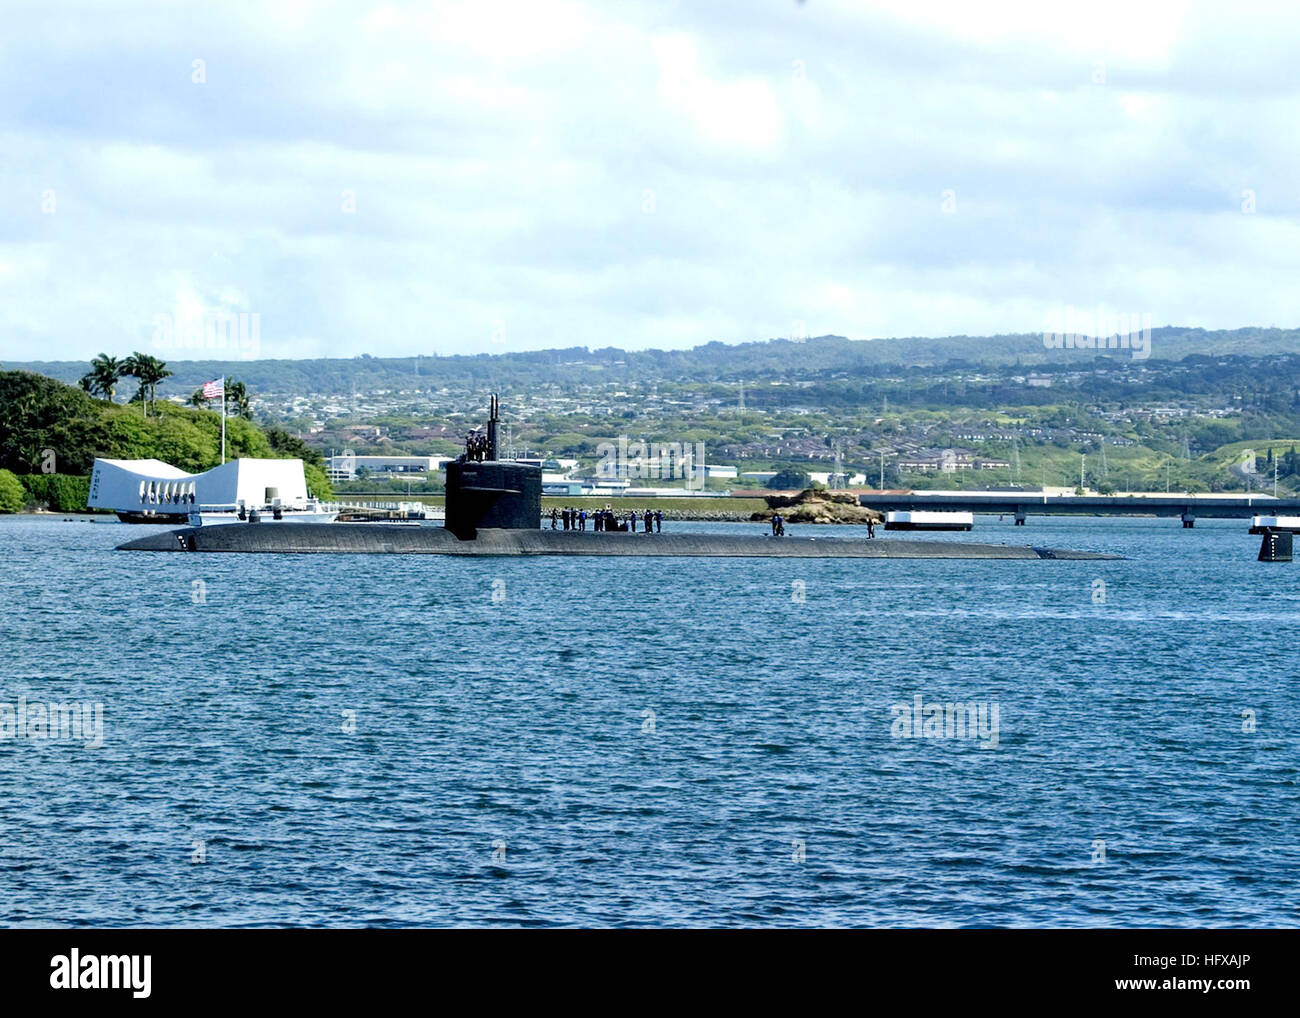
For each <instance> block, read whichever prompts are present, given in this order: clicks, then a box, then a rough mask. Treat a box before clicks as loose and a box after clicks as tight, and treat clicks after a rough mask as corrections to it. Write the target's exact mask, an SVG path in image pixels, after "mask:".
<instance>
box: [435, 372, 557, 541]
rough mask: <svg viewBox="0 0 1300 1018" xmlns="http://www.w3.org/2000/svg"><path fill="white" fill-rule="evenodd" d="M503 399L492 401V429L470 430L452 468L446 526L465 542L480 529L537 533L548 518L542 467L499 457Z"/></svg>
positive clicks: (488, 424)
mask: <svg viewBox="0 0 1300 1018" xmlns="http://www.w3.org/2000/svg"><path fill="white" fill-rule="evenodd" d="M499 413H500V401H499V400H498V398H497V396H496V395H493V396H492V397H491V401H490V404H489V415H488V423H487V430H486V432H484V430H483V429H482V428H481V427H479V428H475V429H474V430H473V431H472V432H470V434H469V437H468V438H467V439H466V442H465V452H464V453H462V454H461V456H460V457H459V458H458V459H455V460H453V461H452V462H450V463H448V464H447V510H446V522H445V523H444V526H445V527H446V528H447V529H448V530H450V531H451V532H452V533H453V534H455V535H456V536H457V537H458V538H460V539H461V540H462V541H472V540H474V538H475V537H476V536H477V535H478V532H479V531H480V530H536V529H538V527H540V526H541V517H542V468H541V467H535V466H529V465H526V464H523V463H515V462H514V461H513V460H502V459H499V458H498V455H499V453H498V449H497V424H498V422H499Z"/></svg>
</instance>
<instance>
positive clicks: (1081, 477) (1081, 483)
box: [1079, 453, 1088, 488]
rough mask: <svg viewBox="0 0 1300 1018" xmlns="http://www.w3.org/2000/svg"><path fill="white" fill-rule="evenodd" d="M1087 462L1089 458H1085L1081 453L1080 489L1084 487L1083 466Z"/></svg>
mask: <svg viewBox="0 0 1300 1018" xmlns="http://www.w3.org/2000/svg"><path fill="white" fill-rule="evenodd" d="M1087 460H1088V457H1087V456H1085V455H1084V454H1083V453H1079V487H1080V488H1082V487H1083V465H1084V463H1086V462H1087Z"/></svg>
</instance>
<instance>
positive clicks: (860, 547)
mask: <svg viewBox="0 0 1300 1018" xmlns="http://www.w3.org/2000/svg"><path fill="white" fill-rule="evenodd" d="M117 550H118V551H181V552H184V551H193V552H233V553H245V554H250V553H251V554H276V553H278V554H300V555H301V554H329V553H350V554H396V555H400V554H408V555H410V554H415V555H419V554H424V555H485V556H491V555H506V556H523V555H597V556H610V555H633V556H639V557H656V556H663V557H720V558H911V559H924V558H939V559H1081V560H1095V559H1117V558H1120V557H1121V556H1118V555H1107V554H1103V553H1100V552H1088V551H1069V550H1065V549H1055V548H1032V547H1027V546H1025V545H1005V544H971V543H966V542H963V541H910V540H908V541H905V540H897V539H893V538H883V539H877V540H865V539H857V540H853V539H847V538H835V537H825V538H824V537H779V538H775V537H766V536H756V535H741V534H626V533H597V532H594V531H554V530H480V531H479V532H478V536H477V537H476V538H475V539H474V540H471V541H462V540H460V539H459V538H457V537H456V535H455V534H453V533H452V532H451V531H449V530H447V529H445V528H443V527H387V526H385V525H384V524H382V523H295V524H292V525H285V524H276V523H259V524H247V523H245V524H236V523H228V524H225V525H223V526H217V527H185V528H182V529H180V530H171V531H167V532H165V533H159V534H150V535H149V536H147V537H141V538H137V539H136V540H134V541H127V542H126V543H125V544H122V545H119V546H118V549H117Z"/></svg>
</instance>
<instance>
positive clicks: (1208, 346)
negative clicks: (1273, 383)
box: [3, 326, 1300, 396]
mask: <svg viewBox="0 0 1300 1018" xmlns="http://www.w3.org/2000/svg"><path fill="white" fill-rule="evenodd" d="M1151 347H1152V352H1151V359H1152V360H1162V361H1178V360H1182V359H1183V358H1185V357H1188V356H1190V355H1193V354H1203V355H1207V356H1223V355H1231V354H1238V355H1250V356H1261V355H1267V354H1276V353H1300V329H1256V328H1252V329H1233V330H1231V331H1216V332H1207V331H1205V330H1204V329H1184V328H1178V327H1173V326H1167V327H1164V328H1159V329H1153V330H1152V334H1151ZM110 352H121V351H110ZM177 352H178V353H180V352H181V351H177ZM186 352H187V351H186ZM155 353H157V354H159V355H162V356H163V358H164V359H165V360H167V364H168V367H170V368H171V369H172V370H173V371H174V372H175V375H174V376H173V377H172V378H169V379H167V380H166V381H165V382H164V383H162V384H161V385H160V386H159V387H158V391H159V393H160V394H161V395H163V396H171V395H185V396H188V395H189V394H190V393H191V392H192V391H193V390H194V389H196V388H197V387H199V386H200V385H202V384H203V383H204V382H207V381H210V380H211V379H213V378H217V377H220V376H223V375H230V376H234V377H237V378H239V379H240V380H242V381H243V382H245V383H246V384H247V385H248V387H249V388H250V389H252V390H254V391H257V392H280V393H289V392H292V393H308V392H319V393H337V394H340V395H342V394H348V393H352V392H368V391H374V390H376V389H393V388H416V387H429V386H432V387H440V386H450V387H459V388H473V389H485V388H488V387H496V388H500V389H502V390H506V391H508V390H511V389H516V388H527V387H532V386H539V385H549V384H556V385H573V384H580V383H583V382H593V381H598V382H615V383H619V382H629V383H631V382H635V383H638V384H648V383H655V382H659V383H673V382H710V381H728V382H735V381H738V380H741V379H744V380H753V381H756V382H757V381H768V380H776V379H781V380H792V379H817V378H826V377H830V376H833V375H836V374H847V375H850V376H851V375H855V374H873V373H879V372H880V371H881V370H882V369H885V368H889V367H893V366H899V367H902V366H913V367H915V366H926V365H940V364H950V363H954V362H956V363H961V364H965V365H968V366H970V367H971V368H975V369H977V368H979V367H981V366H987V367H994V366H1005V365H1014V364H1022V365H1024V366H1025V367H1026V368H1031V367H1033V366H1035V365H1041V364H1049V363H1051V364H1060V363H1063V361H1064V360H1066V359H1069V358H1083V357H1089V356H1103V357H1120V358H1125V359H1128V358H1129V357H1130V356H1131V354H1130V352H1129V351H1127V350H1110V351H1105V350H1102V351H1060V350H1047V349H1046V348H1045V347H1044V345H1043V338H1042V335H1041V334H1040V333H1032V334H1022V335H1006V336H949V337H946V338H943V339H924V338H911V339H875V340H850V339H845V338H843V337H842V336H821V337H818V338H816V339H809V340H807V341H805V342H792V341H791V340H787V339H773V340H767V341H765V342H757V343H741V344H736V345H728V344H725V343H708V344H705V345H704V346H697V347H693V348H692V349H689V350H636V351H624V350H619V349H617V348H615V347H605V348H601V349H594V350H593V349H589V348H587V347H571V348H569V349H562V350H539V351H534V352H521V353H500V354H478V355H474V356H450V357H438V356H432V355H421V356H420V357H418V358H416V357H370V356H368V355H363V356H361V357H354V358H346V359H345V358H319V359H313V360H256V361H254V360H244V361H239V360H235V361H223V360H180V359H176V358H170V357H168V356H167V353H168V352H167V351H165V350H164V351H155ZM3 366H4V367H6V368H13V369H20V370H26V371H35V372H39V373H41V374H44V375H49V376H51V377H53V378H57V379H59V380H60V381H63V382H67V383H69V384H75V383H76V381H77V379H79V378H80V377H81V376H82V374H84V373H85V371H86V364H85V362H84V361H30V362H25V363H12V362H11V363H6V364H5V365H3Z"/></svg>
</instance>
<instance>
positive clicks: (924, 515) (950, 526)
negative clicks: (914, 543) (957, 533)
mask: <svg viewBox="0 0 1300 1018" xmlns="http://www.w3.org/2000/svg"><path fill="white" fill-rule="evenodd" d="M973 526H975V514H974V513H948V512H936V511H934V510H919V509H903V510H898V511H895V512H891V513H886V514H885V529H886V530H970V529H971V527H973Z"/></svg>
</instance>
